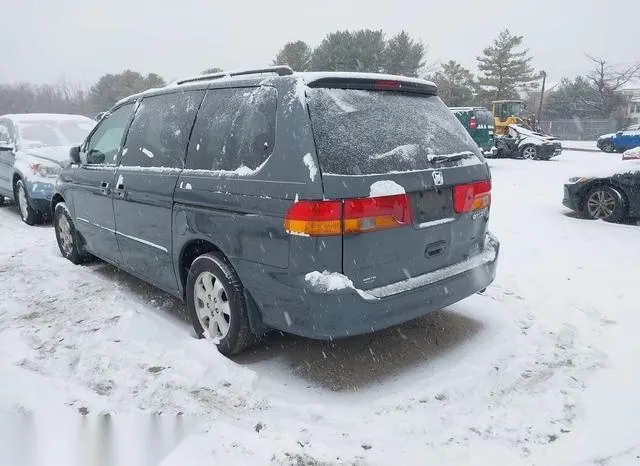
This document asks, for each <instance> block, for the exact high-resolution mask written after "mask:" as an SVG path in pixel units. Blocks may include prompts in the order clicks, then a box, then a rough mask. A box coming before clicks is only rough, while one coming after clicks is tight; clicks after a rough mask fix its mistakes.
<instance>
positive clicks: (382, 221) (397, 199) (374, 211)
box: [344, 194, 413, 234]
mask: <svg viewBox="0 0 640 466" xmlns="http://www.w3.org/2000/svg"><path fill="white" fill-rule="evenodd" d="M412 222H413V220H412V217H411V208H410V207H409V197H408V196H407V195H406V194H400V195H397V196H384V197H370V198H363V199H347V200H345V201H344V232H345V234H350V233H367V232H371V231H378V230H387V229H389V228H396V227H401V226H405V225H410V224H411V223H412Z"/></svg>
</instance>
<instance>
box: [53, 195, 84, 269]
mask: <svg viewBox="0 0 640 466" xmlns="http://www.w3.org/2000/svg"><path fill="white" fill-rule="evenodd" d="M53 229H54V230H55V232H56V241H57V242H58V248H59V249H60V254H62V257H64V258H65V259H68V260H70V261H71V262H72V263H74V264H76V265H78V264H81V263H82V262H85V261H86V260H87V259H88V258H89V255H88V254H87V253H86V252H85V251H84V248H83V246H82V241H81V240H80V235H79V234H78V232H77V231H76V227H75V225H74V223H73V219H72V218H71V214H70V213H69V209H67V205H66V204H65V203H64V202H59V203H58V204H56V208H55V210H54V212H53Z"/></svg>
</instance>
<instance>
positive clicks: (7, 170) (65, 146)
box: [0, 113, 96, 225]
mask: <svg viewBox="0 0 640 466" xmlns="http://www.w3.org/2000/svg"><path fill="white" fill-rule="evenodd" d="M95 123H96V122H95V121H94V120H92V119H91V118H87V117H84V116H81V115H66V114H48V113H28V114H14V115H3V116H0V204H4V198H5V197H6V198H8V199H13V200H15V202H16V204H17V206H18V208H19V210H20V215H21V216H22V220H24V221H25V222H26V223H27V224H29V225H33V224H34V223H37V222H39V221H40V220H42V218H43V217H46V216H48V215H49V213H50V209H51V207H50V205H51V204H50V201H51V195H52V194H53V186H54V183H55V180H56V178H57V176H58V174H59V173H60V171H61V170H62V167H63V166H64V165H65V164H66V163H69V161H70V160H69V147H70V146H73V145H75V144H79V143H80V142H82V141H83V140H84V139H85V138H86V137H87V135H88V134H89V132H90V131H91V130H92V129H93V127H94V126H95Z"/></svg>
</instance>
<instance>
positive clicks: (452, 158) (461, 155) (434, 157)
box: [429, 152, 474, 163]
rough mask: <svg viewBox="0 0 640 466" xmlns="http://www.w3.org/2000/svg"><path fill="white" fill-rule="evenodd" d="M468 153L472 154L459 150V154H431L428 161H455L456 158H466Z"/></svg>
mask: <svg viewBox="0 0 640 466" xmlns="http://www.w3.org/2000/svg"><path fill="white" fill-rule="evenodd" d="M470 155H474V154H473V152H460V153H459V154H450V155H432V156H430V157H429V161H430V162H432V163H440V162H456V161H458V160H462V159H466V158H467V157H469V156H470Z"/></svg>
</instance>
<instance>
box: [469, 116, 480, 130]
mask: <svg viewBox="0 0 640 466" xmlns="http://www.w3.org/2000/svg"><path fill="white" fill-rule="evenodd" d="M477 127H478V120H477V119H476V117H474V116H472V117H471V118H469V128H471V129H476V128H477Z"/></svg>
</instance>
